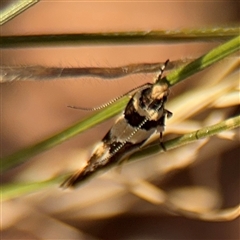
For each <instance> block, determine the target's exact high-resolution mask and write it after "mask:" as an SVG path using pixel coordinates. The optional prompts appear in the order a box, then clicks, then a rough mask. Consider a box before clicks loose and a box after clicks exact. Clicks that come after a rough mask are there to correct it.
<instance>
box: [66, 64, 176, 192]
mask: <svg viewBox="0 0 240 240" xmlns="http://www.w3.org/2000/svg"><path fill="white" fill-rule="evenodd" d="M168 62H169V60H167V61H166V62H165V64H164V65H163V66H162V68H161V69H160V73H159V75H158V76H157V78H156V79H155V81H154V83H146V84H144V85H142V86H140V87H138V88H136V89H134V90H131V91H130V92H132V91H134V94H133V95H132V96H131V98H130V100H129V102H128V104H127V106H126V108H125V110H124V111H123V113H122V114H121V116H120V117H119V118H118V119H117V120H116V122H115V124H114V125H113V126H112V127H111V129H110V130H109V131H108V132H107V134H106V135H105V136H104V138H103V139H102V141H101V142H100V144H99V145H98V146H97V148H96V149H95V151H94V152H93V154H92V156H91V158H90V159H89V160H88V162H87V164H86V166H85V167H84V168H83V169H81V170H79V171H77V172H76V173H74V174H73V175H72V176H70V177H69V178H68V179H66V181H64V182H63V183H62V185H61V187H63V188H67V187H72V186H75V185H76V184H78V183H80V182H82V181H83V180H86V179H87V178H89V177H91V176H93V175H94V174H95V173H96V172H98V171H99V170H103V169H105V168H108V167H110V166H111V165H113V164H116V163H120V162H121V161H122V160H123V159H124V158H126V157H127V156H129V155H130V154H131V153H133V152H135V151H137V150H138V149H139V148H141V147H142V146H143V145H144V144H145V143H146V142H147V141H148V139H149V137H150V136H151V135H152V134H153V133H154V132H159V133H160V143H161V144H162V134H163V131H164V126H165V118H166V117H168V118H169V117H171V116H172V113H171V112H170V111H168V110H167V109H165V107H164V104H165V103H166V101H167V97H168V94H169V89H168V84H167V82H166V81H164V79H163V78H162V74H163V71H164V69H165V67H166V65H167V63H168ZM159 80H160V81H159ZM126 94H129V93H126ZM126 94H125V95H126ZM119 98H120V97H119ZM119 98H116V99H114V100H112V101H110V102H109V103H107V104H104V105H102V106H100V107H98V108H93V109H92V110H96V109H101V108H103V107H106V106H108V105H109V104H111V103H113V102H114V101H116V100H118V99H119ZM72 108H77V107H72ZM80 109H83V108H80Z"/></svg>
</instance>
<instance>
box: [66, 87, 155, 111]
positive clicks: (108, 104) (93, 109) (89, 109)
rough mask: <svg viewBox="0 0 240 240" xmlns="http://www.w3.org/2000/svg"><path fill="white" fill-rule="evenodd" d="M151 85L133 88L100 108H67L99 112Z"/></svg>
mask: <svg viewBox="0 0 240 240" xmlns="http://www.w3.org/2000/svg"><path fill="white" fill-rule="evenodd" d="M149 85H151V84H150V83H144V84H142V85H140V86H138V87H135V88H132V89H131V90H130V91H128V92H126V93H124V94H123V95H120V96H118V97H116V98H113V99H112V100H110V101H109V102H107V103H104V104H102V105H100V106H98V107H94V108H85V107H77V106H67V107H69V108H73V109H80V110H85V111H97V110H100V109H103V108H105V107H108V106H110V105H111V104H113V103H114V102H116V101H117V100H119V99H121V98H123V97H124V96H126V95H128V94H130V93H131V92H133V91H136V90H138V89H139V90H140V89H143V88H146V87H147V86H149Z"/></svg>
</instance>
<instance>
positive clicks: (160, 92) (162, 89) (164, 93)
mask: <svg viewBox="0 0 240 240" xmlns="http://www.w3.org/2000/svg"><path fill="white" fill-rule="evenodd" d="M168 95H169V88H168V85H167V83H163V82H162V83H159V84H155V85H153V87H152V90H151V95H150V97H151V99H152V100H161V99H166V100H167V97H168Z"/></svg>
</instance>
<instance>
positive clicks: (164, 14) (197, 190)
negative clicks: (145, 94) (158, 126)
mask: <svg viewBox="0 0 240 240" xmlns="http://www.w3.org/2000/svg"><path fill="white" fill-rule="evenodd" d="M6 2H7V1H6ZM237 24H239V4H238V3H237V2H236V1H222V2H161V1H159V2H137V1H131V2H127V1H125V2H124V1H122V2H105V3H104V2H101V1H94V2H83V1H75V2H49V1H45V0H42V1H40V2H39V3H37V4H35V5H34V6H33V7H31V8H29V9H28V10H26V11H24V12H23V13H21V14H20V15H19V16H17V17H16V18H14V19H12V20H10V21H9V22H7V23H5V24H4V25H2V26H1V35H2V36H11V35H36V34H61V33H65V34H67V33H92V32H94V33H95V32H97V33H98V32H113V31H114V32H118V31H126V32H127V31H146V32H148V31H151V30H178V29H193V28H194V29H203V28H204V27H206V28H208V29H209V28H210V29H211V27H212V28H213V29H214V28H215V27H219V26H225V27H226V26H227V27H228V26H237ZM222 42H223V40H221V39H219V41H209V40H205V41H199V42H197V41H194V40H193V41H191V42H183V41H181V42H180V43H176V42H174V43H171V42H165V43H161V44H157V43H148V44H146V43H144V44H116V45H112V44H104V45H98V44H89V45H88V44H85V45H80V46H79V45H77V44H68V45H64V46H59V45H49V46H47V45H44V46H42V47H41V46H38V47H36V46H35V47H34V46H24V47H21V48H2V49H1V65H2V66H3V65H4V66H9V68H11V66H16V65H17V66H20V67H22V69H23V70H24V69H25V68H26V67H29V66H44V67H47V68H49V67H53V66H54V67H56V66H57V67H60V68H61V67H62V68H64V67H72V68H73V67H79V68H80V67H105V68H109V67H118V66H122V65H128V64H132V63H139V64H140V63H156V62H164V61H165V60H166V59H170V60H171V61H179V60H180V61H184V60H185V59H187V58H197V57H199V56H201V55H202V54H204V53H206V52H208V51H209V50H210V49H212V48H214V47H215V46H217V45H219V44H220V43H222ZM238 54H239V53H238ZM154 76H155V74H154V73H150V74H147V73H139V74H135V75H130V76H125V77H122V78H117V79H111V80H106V79H101V78H97V77H95V78H94V77H85V78H76V79H72V78H65V79H61V78H60V79H55V80H51V81H13V82H11V83H4V84H1V100H2V102H1V108H2V110H1V111H2V114H1V124H2V129H1V139H2V143H1V155H2V156H3V157H5V156H8V155H10V154H12V153H14V152H16V151H18V150H20V149H23V148H25V147H28V146H30V145H32V144H35V143H37V142H40V141H41V140H43V139H46V138H48V137H49V136H51V135H54V134H56V133H57V132H60V131H62V130H63V129H65V128H67V127H68V126H70V125H72V124H73V123H75V122H77V121H79V119H82V118H85V117H87V116H90V115H91V114H93V113H89V112H85V111H76V110H72V109H69V108H67V107H66V106H67V105H79V106H84V107H94V106H98V105H100V104H102V103H104V102H107V101H109V100H110V99H112V98H114V97H116V96H118V95H121V94H123V93H125V92H127V91H128V90H130V89H131V88H133V87H136V86H138V85H141V84H143V83H144V82H151V81H152V78H153V77H154ZM229 86H230V87H229ZM214 91H215V92H214ZM219 93H221V94H220V95H219ZM236 94H237V96H238V97H237V98H236ZM238 94H239V58H237V55H236V54H235V55H232V56H231V57H228V58H226V59H224V60H222V61H221V62H219V63H217V64H216V65H214V66H212V67H210V68H209V69H206V70H204V71H202V72H201V73H198V74H196V75H194V76H193V77H191V78H189V79H187V80H186V81H184V82H182V83H180V84H177V85H176V86H174V87H172V88H171V95H170V101H169V103H168V104H167V109H169V110H170V111H172V112H173V117H172V119H171V120H169V121H167V123H166V133H165V135H164V139H165V140H168V139H171V138H173V137H175V136H178V135H180V134H184V133H187V132H191V131H194V130H198V129H200V128H202V127H204V126H208V125H211V124H215V123H218V122H221V121H223V120H224V119H227V118H229V117H232V116H235V115H237V114H238V113H239V107H238V105H239V95H238ZM210 96H211V97H210ZM236 99H237V100H236ZM206 102H208V104H207V105H206V104H204V103H206ZM113 123H114V119H110V120H108V121H106V122H104V123H102V124H100V125H98V126H96V127H92V128H91V129H89V130H88V131H85V132H83V133H82V134H80V135H78V136H77V137H74V138H72V139H70V140H69V141H66V142H64V143H63V144H61V145H59V146H57V147H55V148H52V149H51V150H49V151H47V152H44V153H42V154H40V155H37V156H35V157H32V158H31V159H30V161H28V162H26V163H24V164H21V165H19V166H17V167H15V168H12V169H10V170H8V171H7V172H5V173H4V174H3V175H2V185H3V186H5V185H8V186H10V184H11V186H12V188H13V189H14V190H16V189H21V187H22V185H23V186H25V185H27V187H28V191H27V192H28V193H27V194H22V192H21V191H20V192H19V194H18V193H17V194H16V192H15V194H14V195H13V196H14V197H11V195H9V198H8V199H5V201H2V203H1V204H2V219H1V221H2V224H1V226H2V233H1V234H2V239H238V238H239V218H237V216H238V215H239V209H237V208H236V206H237V205H238V204H239V196H240V194H239V189H240V186H239V158H240V156H239V155H240V154H239V130H238V129H235V130H232V131H227V132H224V133H222V134H219V135H217V136H214V137H212V138H209V139H204V140H200V141H198V142H196V143H193V144H189V145H187V146H184V147H181V148H178V149H176V150H173V151H169V152H166V153H163V154H160V155H154V156H153V157H148V158H145V159H142V160H140V161H134V162H131V163H128V164H123V165H122V166H120V167H118V168H115V169H112V170H110V171H108V172H107V173H105V174H103V175H100V176H98V177H96V178H94V179H93V180H91V181H90V182H88V183H86V184H85V185H83V186H81V187H79V188H77V189H76V190H73V191H63V190H61V189H59V187H58V186H59V183H60V182H61V181H60V179H55V180H52V181H51V179H53V178H54V177H56V176H59V175H61V174H65V173H68V172H69V171H75V170H76V169H78V168H81V167H82V166H83V164H84V163H85V161H86V160H87V159H88V157H89V156H90V154H91V151H92V148H93V146H94V145H95V144H96V143H97V142H98V141H99V140H100V139H101V138H102V137H103V136H104V134H105V133H106V132H107V131H108V129H109V128H110V126H111V125H112V124H113ZM49 179H50V180H49ZM48 180H49V181H48ZM34 182H37V183H38V184H39V185H38V186H37V187H36V186H35V185H34V186H32V185H31V184H30V183H34ZM26 183H29V184H26ZM24 184H25V185H24ZM31 187H32V189H33V190H32V191H31ZM29 189H30V190H29ZM36 189H37V190H36ZM2 200H3V199H2Z"/></svg>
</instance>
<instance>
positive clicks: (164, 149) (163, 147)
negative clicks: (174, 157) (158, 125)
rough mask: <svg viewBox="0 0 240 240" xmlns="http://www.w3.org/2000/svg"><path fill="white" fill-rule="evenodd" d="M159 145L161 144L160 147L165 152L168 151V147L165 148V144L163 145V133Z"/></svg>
mask: <svg viewBox="0 0 240 240" xmlns="http://www.w3.org/2000/svg"><path fill="white" fill-rule="evenodd" d="M159 144H160V146H161V147H162V149H163V151H164V152H166V151H167V149H166V147H165V146H164V143H163V132H160V136H159Z"/></svg>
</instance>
